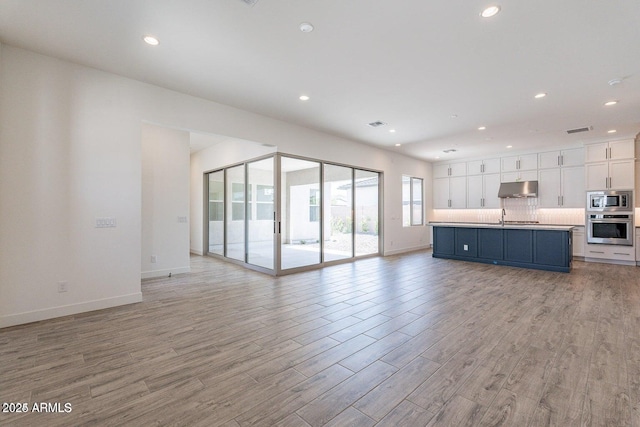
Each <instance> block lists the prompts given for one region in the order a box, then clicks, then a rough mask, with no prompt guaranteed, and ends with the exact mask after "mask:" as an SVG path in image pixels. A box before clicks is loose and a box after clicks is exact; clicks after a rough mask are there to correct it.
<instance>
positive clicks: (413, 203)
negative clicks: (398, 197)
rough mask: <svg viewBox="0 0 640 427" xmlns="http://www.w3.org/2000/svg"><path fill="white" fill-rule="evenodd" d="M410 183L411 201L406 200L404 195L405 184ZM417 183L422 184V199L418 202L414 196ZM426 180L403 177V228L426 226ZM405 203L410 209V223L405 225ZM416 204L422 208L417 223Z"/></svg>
mask: <svg viewBox="0 0 640 427" xmlns="http://www.w3.org/2000/svg"><path fill="white" fill-rule="evenodd" d="M407 181H408V184H409V200H405V194H404V185H405V182H407ZM416 183H419V184H420V198H419V199H417V200H416V197H415V195H414V185H415V184H416ZM424 199H425V197H424V178H419V177H416V176H410V175H402V226H403V227H420V226H423V225H424V224H425V221H424ZM405 203H406V204H407V205H408V206H407V208H408V209H409V223H408V224H407V223H405V218H404V217H405V212H404V209H405ZM416 204H419V207H420V218H418V220H417V221H416V218H415V212H414V207H415V206H416Z"/></svg>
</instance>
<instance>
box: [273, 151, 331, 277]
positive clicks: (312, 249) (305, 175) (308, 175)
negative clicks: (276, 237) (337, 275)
mask: <svg viewBox="0 0 640 427" xmlns="http://www.w3.org/2000/svg"><path fill="white" fill-rule="evenodd" d="M280 200H281V202H280V203H281V205H280V212H281V217H280V254H281V260H280V261H281V262H280V268H281V269H282V270H286V269H290V268H296V267H304V266H309V265H314V264H319V263H320V230H321V229H320V224H321V218H320V215H321V213H320V206H321V204H320V203H321V195H320V163H319V162H313V161H309V160H301V159H296V158H291V157H284V156H282V157H281V158H280Z"/></svg>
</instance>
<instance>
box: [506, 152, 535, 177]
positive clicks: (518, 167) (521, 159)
mask: <svg viewBox="0 0 640 427" xmlns="http://www.w3.org/2000/svg"><path fill="white" fill-rule="evenodd" d="M536 169H538V155H537V154H535V153H534V154H524V155H521V156H510V157H503V158H502V172H503V173H504V172H516V171H526V170H536Z"/></svg>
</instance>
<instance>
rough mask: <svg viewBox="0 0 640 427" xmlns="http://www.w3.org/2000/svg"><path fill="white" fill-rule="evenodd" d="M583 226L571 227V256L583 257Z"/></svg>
mask: <svg viewBox="0 0 640 427" xmlns="http://www.w3.org/2000/svg"><path fill="white" fill-rule="evenodd" d="M584 239H585V235H584V227H583V226H581V227H574V228H573V256H574V257H576V256H579V257H584V243H585V240H584Z"/></svg>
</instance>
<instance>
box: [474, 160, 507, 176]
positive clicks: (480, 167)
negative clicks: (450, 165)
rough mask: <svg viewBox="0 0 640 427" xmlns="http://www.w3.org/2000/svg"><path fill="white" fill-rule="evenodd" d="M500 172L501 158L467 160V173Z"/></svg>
mask: <svg viewBox="0 0 640 427" xmlns="http://www.w3.org/2000/svg"><path fill="white" fill-rule="evenodd" d="M485 173H500V159H498V158H496V159H483V160H474V161H471V162H467V175H481V174H485Z"/></svg>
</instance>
